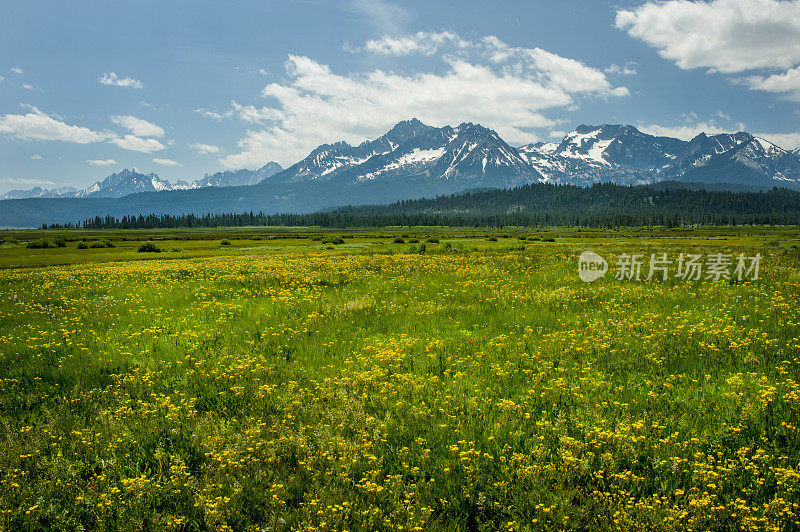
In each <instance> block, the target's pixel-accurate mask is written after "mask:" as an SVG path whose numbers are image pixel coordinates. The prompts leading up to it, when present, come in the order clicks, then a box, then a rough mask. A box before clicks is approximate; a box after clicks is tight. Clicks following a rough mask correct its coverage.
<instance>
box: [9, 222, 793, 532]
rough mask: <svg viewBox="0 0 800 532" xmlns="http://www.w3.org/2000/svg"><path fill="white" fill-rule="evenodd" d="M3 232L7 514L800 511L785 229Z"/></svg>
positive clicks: (73, 518)
mask: <svg viewBox="0 0 800 532" xmlns="http://www.w3.org/2000/svg"><path fill="white" fill-rule="evenodd" d="M59 236H62V237H63V238H65V239H66V241H67V245H66V247H63V248H42V249H29V248H27V247H26V245H27V242H28V241H31V240H38V239H41V238H45V239H51V240H53V239H55V238H57V237H59ZM521 236H525V240H521V239H520V237H521ZM0 238H1V239H3V240H6V241H7V240H12V239H13V240H14V241H12V242H10V243H4V244H2V245H0V267H2V269H0V286H2V287H3V288H2V291H0V346H2V347H0V438H1V439H2V441H3V442H4V445H3V446H2V447H0V529H2V530H37V529H42V530H44V529H48V530H50V529H61V530H74V529H78V528H81V527H82V528H84V529H119V528H122V529H137V530H139V529H176V530H178V529H182V530H206V529H212V530H217V529H219V530H222V529H233V530H266V529H270V530H283V529H286V530H288V529H300V530H312V529H313V530H330V529H333V530H382V529H386V530H390V529H391V530H396V529H401V528H402V529H404V530H413V529H432V530H463V529H477V530H538V529H553V530H560V529H564V528H567V529H581V530H588V529H590V530H596V529H599V530H603V529H626V530H640V529H643V528H652V529H665V530H677V529H680V530H684V529H689V528H691V529H695V530H699V529H731V530H733V529H753V530H763V529H769V528H773V529H778V530H781V529H783V530H790V529H796V528H797V527H798V526H800V519H798V517H797V512H798V511H799V510H798V507H797V505H798V504H799V503H800V500H799V499H800V498H799V497H798V490H800V470H798V461H800V454H798V450H799V449H798V445H799V444H798V441H800V440H798V437H797V436H798V433H797V432H798V426H800V425H799V424H800V419H798V417H800V384H798V383H800V375H798V369H799V368H800V366H798V363H800V361H799V360H798V351H799V350H800V308H798V304H797V296H798V294H799V293H800V271H799V269H798V268H799V267H800V251H799V250H798V247H797V246H798V244H800V231H798V230H797V229H794V228H790V229H779V228H719V229H716V230H712V229H702V230H661V229H655V230H644V229H642V230H639V229H630V230H624V231H588V230H586V231H567V230H557V229H542V230H529V229H528V230H523V229H507V230H495V231H481V230H473V229H441V228H396V229H391V228H389V229H383V230H370V231H364V230H360V231H355V230H336V231H331V232H326V231H321V230H316V229H303V230H289V229H264V228H246V229H242V230H179V231H164V230H159V231H119V232H103V231H97V232H88V231H62V232H57V231H53V232H50V231H29V232H23V231H15V232H6V233H3V234H0ZM337 238H338V239H341V240H342V241H343V243H342V244H334V243H333V241H334V240H335V239H337ZM396 238H401V239H403V240H404V242H403V243H395V242H394V240H395V239H396ZM84 239H85V241H86V243H87V244H89V245H90V244H91V243H92V242H93V241H103V240H109V241H111V242H113V244H114V245H115V246H116V247H113V248H91V247H90V246H87V249H78V248H77V245H78V243H79V242H84ZM223 239H225V240H228V241H229V242H230V245H224V246H223V245H221V244H220V242H221V241H222V240H223ZM494 239H496V240H494ZM546 239H553V240H554V241H553V242H548V241H546ZM325 240H328V241H329V242H327V243H325V242H324V241H325ZM411 240H417V241H418V242H419V243H411V242H410V241H411ZM436 240H438V242H436ZM150 241H152V242H154V243H155V244H156V245H157V246H158V247H159V248H161V249H162V250H163V252H161V253H139V252H137V249H138V248H139V247H140V246H141V245H142V244H143V243H146V242H150ZM773 242H777V245H775V244H772V243H773ZM423 243H424V252H420V247H421V246H422V244H423ZM328 248H331V249H328ZM172 249H179V250H180V251H172ZM585 249H592V250H594V251H596V252H598V253H600V254H601V255H603V256H604V257H606V258H607V259H608V260H609V262H610V263H611V264H612V265H613V263H614V258H615V256H616V255H617V254H619V253H623V252H628V253H631V252H636V253H644V254H646V255H647V256H649V254H650V253H656V252H668V253H669V254H670V255H671V256H676V255H677V254H678V253H681V252H683V253H688V252H694V251H696V252H700V253H712V252H717V251H726V252H733V253H739V252H743V253H745V254H748V255H753V254H755V253H756V252H758V253H761V254H762V255H763V256H764V260H763V263H762V269H761V276H762V278H761V279H760V280H758V281H755V282H746V283H729V282H711V281H702V282H684V281H680V280H675V279H671V280H669V281H666V282H648V283H644V282H632V281H617V280H615V279H613V278H612V277H611V276H607V277H606V278H604V279H601V280H599V281H596V282H595V283H592V284H584V283H582V282H581V281H580V280H579V279H578V275H577V257H578V255H579V254H580V252H581V251H583V250H585ZM412 250H413V253H410V252H411V251H412Z"/></svg>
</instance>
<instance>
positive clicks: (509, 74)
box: [197, 34, 628, 168]
mask: <svg viewBox="0 0 800 532" xmlns="http://www.w3.org/2000/svg"><path fill="white" fill-rule="evenodd" d="M418 36H419V34H415V36H414V38H416V37H418ZM426 39H427V37H426ZM456 40H458V41H459V42H456ZM445 41H447V42H448V43H449V46H455V47H456V48H458V49H460V51H461V53H460V54H450V53H442V54H441V56H440V57H438V58H437V59H436V61H437V63H438V64H439V68H438V69H433V71H430V72H416V73H409V74H405V73H396V72H391V71H385V70H382V69H374V70H368V71H364V72H355V73H350V74H339V73H335V72H333V71H332V70H331V68H330V67H329V66H327V65H324V64H321V63H319V62H317V61H315V60H314V59H311V58H308V57H303V56H297V55H291V56H289V58H288V60H287V62H286V73H287V78H286V80H285V81H282V82H276V83H270V84H269V85H267V86H266V87H265V88H264V89H263V91H262V94H261V95H262V96H263V97H264V98H267V99H268V101H269V105H266V106H262V107H256V106H251V105H240V104H238V103H237V102H233V104H232V108H231V109H229V110H228V111H225V112H224V113H219V112H214V111H207V110H205V109H199V110H197V112H199V113H201V114H203V115H204V116H207V117H209V118H213V119H216V120H221V119H222V118H227V117H231V116H236V117H238V118H240V119H241V120H243V121H245V122H247V123H250V124H253V126H252V129H250V130H248V131H247V133H246V135H245V136H244V138H242V139H241V140H240V141H239V143H238V146H239V148H240V151H239V153H234V154H231V155H228V156H227V157H225V158H223V159H221V160H220V162H221V164H223V165H224V166H226V167H228V168H241V167H255V166H259V165H262V164H264V162H266V161H270V160H276V161H278V162H280V163H282V164H291V163H294V162H296V161H297V160H298V159H300V158H302V157H304V156H305V155H307V154H308V152H309V151H310V150H312V149H313V148H315V147H316V146H318V145H319V144H322V143H325V142H332V141H335V140H345V141H347V142H350V143H359V142H362V141H363V140H365V139H368V138H375V137H376V136H378V135H380V134H382V133H384V132H385V131H386V130H388V129H389V128H390V127H392V126H393V125H394V124H395V123H397V122H399V121H401V120H406V119H409V118H411V117H416V118H419V119H420V120H422V121H423V122H425V123H428V124H431V125H435V126H442V125H446V124H459V123H461V122H465V121H470V122H477V123H481V124H483V125H484V126H487V127H491V128H494V129H496V130H497V131H498V133H499V134H500V135H501V136H502V137H503V138H505V139H506V140H508V141H509V142H513V143H525V142H530V141H533V140H536V139H537V136H536V135H535V134H534V133H532V131H531V130H532V129H534V128H542V127H552V126H554V125H556V124H557V122H556V121H555V120H553V119H551V118H548V117H547V116H546V114H545V113H546V112H547V111H548V110H553V109H558V108H570V107H573V106H575V105H577V103H578V100H579V99H580V98H583V97H587V96H589V97H591V96H596V97H602V98H609V97H618V96H625V95H627V94H628V91H627V89H626V88H625V87H615V86H613V85H612V84H611V83H610V82H609V80H608V79H607V78H606V77H605V74H603V72H602V71H601V70H599V69H597V68H594V67H590V66H587V65H585V64H583V63H581V62H580V61H576V60H574V59H570V58H566V57H561V56H559V55H557V54H553V53H551V52H548V51H546V50H542V49H540V48H532V49H529V48H520V47H512V46H509V45H507V44H506V43H504V42H502V41H500V40H499V39H498V38H496V37H487V38H485V39H483V40H481V41H478V42H466V41H463V40H461V39H459V38H457V37H453V38H447V39H445ZM462 41H463V42H462ZM375 42H382V43H384V44H385V43H388V42H389V40H388V39H386V38H384V39H378V40H376V41H375ZM443 42H444V41H443ZM376 46H377V45H376ZM371 48H375V46H373V47H371ZM364 51H375V50H372V49H367V47H365V49H364ZM375 53H378V55H386V54H383V53H382V52H377V51H376V52H375ZM255 124H263V125H262V126H261V128H257V127H255Z"/></svg>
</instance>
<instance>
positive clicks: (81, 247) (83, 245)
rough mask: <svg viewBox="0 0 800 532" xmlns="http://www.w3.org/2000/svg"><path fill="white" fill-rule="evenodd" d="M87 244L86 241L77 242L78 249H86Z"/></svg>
mask: <svg viewBox="0 0 800 532" xmlns="http://www.w3.org/2000/svg"><path fill="white" fill-rule="evenodd" d="M88 248H89V246H87V245H86V242H78V249H88Z"/></svg>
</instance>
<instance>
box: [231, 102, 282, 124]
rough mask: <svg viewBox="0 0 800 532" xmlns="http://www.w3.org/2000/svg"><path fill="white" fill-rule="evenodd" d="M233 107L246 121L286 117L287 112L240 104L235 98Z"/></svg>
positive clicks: (262, 120)
mask: <svg viewBox="0 0 800 532" xmlns="http://www.w3.org/2000/svg"><path fill="white" fill-rule="evenodd" d="M231 107H233V111H234V112H235V113H236V115H237V116H238V117H239V118H240V119H241V120H243V121H245V122H265V121H268V120H283V119H284V118H286V113H284V112H282V111H279V110H277V109H272V108H270V107H261V108H260V109H259V108H257V107H255V106H253V105H240V104H238V103H236V101H235V100H234V101H232V102H231Z"/></svg>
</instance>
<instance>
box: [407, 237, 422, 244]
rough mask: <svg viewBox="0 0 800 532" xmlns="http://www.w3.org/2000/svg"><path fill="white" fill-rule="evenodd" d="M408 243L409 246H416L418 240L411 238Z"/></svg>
mask: <svg viewBox="0 0 800 532" xmlns="http://www.w3.org/2000/svg"><path fill="white" fill-rule="evenodd" d="M408 242H409V243H411V244H418V243H419V238H412V239H411V240H409V241H408Z"/></svg>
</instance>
